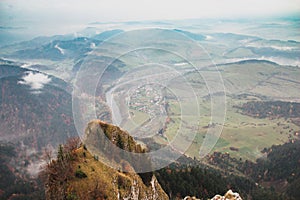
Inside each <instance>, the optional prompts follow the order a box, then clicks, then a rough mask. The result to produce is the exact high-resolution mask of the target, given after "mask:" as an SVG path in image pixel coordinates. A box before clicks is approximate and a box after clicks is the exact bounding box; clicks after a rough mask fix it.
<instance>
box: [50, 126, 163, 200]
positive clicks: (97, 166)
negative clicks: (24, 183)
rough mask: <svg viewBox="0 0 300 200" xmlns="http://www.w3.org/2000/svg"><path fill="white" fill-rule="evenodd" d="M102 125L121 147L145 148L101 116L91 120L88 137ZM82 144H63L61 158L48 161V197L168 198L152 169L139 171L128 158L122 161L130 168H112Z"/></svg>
mask: <svg viewBox="0 0 300 200" xmlns="http://www.w3.org/2000/svg"><path fill="white" fill-rule="evenodd" d="M98 128H101V129H102V130H103V134H105V135H106V136H107V137H109V139H110V141H113V143H114V144H116V145H117V146H118V147H122V148H123V149H124V150H129V151H135V152H142V151H143V150H142V149H141V147H140V145H138V144H137V143H136V142H135V141H134V140H133V138H132V137H131V136H130V135H129V134H127V133H126V132H124V131H122V130H120V129H119V128H118V127H116V126H113V125H110V124H106V123H104V122H102V121H100V120H97V121H93V122H91V123H89V124H88V127H87V132H88V136H87V140H86V141H89V140H88V139H89V138H90V139H95V136H99V134H101V133H99V131H98V130H99V129H98ZM78 144H79V141H76V140H71V141H69V142H67V144H65V145H64V146H60V148H59V151H58V155H57V159H56V160H52V161H50V162H49V163H48V164H47V167H46V169H45V171H44V175H46V176H45V177H46V199H58V200H59V199H168V196H167V195H166V193H165V192H164V191H163V190H162V188H161V186H160V184H159V183H158V181H157V180H156V177H155V176H154V175H153V174H152V173H146V174H136V173H135V172H134V169H133V168H132V167H131V166H130V165H129V163H127V162H126V161H124V160H118V161H120V163H123V164H126V165H127V169H129V170H128V171H130V172H122V171H120V170H116V169H113V168H110V167H108V166H107V165H105V164H103V163H102V162H100V161H99V157H98V156H96V155H92V154H91V153H90V152H89V151H88V150H87V148H86V145H81V146H80V147H79V148H77V145H78Z"/></svg>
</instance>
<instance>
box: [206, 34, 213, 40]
mask: <svg viewBox="0 0 300 200" xmlns="http://www.w3.org/2000/svg"><path fill="white" fill-rule="evenodd" d="M212 39H213V37H212V36H210V35H207V36H205V40H212Z"/></svg>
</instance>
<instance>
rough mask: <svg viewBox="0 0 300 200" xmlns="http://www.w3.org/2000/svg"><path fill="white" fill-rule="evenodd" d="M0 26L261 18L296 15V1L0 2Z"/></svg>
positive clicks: (299, 0) (299, 9)
mask: <svg viewBox="0 0 300 200" xmlns="http://www.w3.org/2000/svg"><path fill="white" fill-rule="evenodd" d="M0 6H1V7H0V9H1V10H0V13H1V14H0V17H1V25H9V24H17V23H18V22H24V21H30V20H35V21H40V22H42V21H44V22H48V23H51V22H52V23H54V22H56V23H59V22H61V23H68V22H75V21H77V22H93V21H101V22H107V21H130V20H153V19H183V18H216V17H217V18H224V17H226V18H237V17H262V16H272V15H284V14H290V13H293V14H295V13H300V0H184V1H182V0H180V1H179V0H109V1H107V0H105V1H104V0H1V2H0Z"/></svg>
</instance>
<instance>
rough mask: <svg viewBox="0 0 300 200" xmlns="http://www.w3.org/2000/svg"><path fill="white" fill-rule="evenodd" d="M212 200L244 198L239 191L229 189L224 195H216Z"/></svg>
mask: <svg viewBox="0 0 300 200" xmlns="http://www.w3.org/2000/svg"><path fill="white" fill-rule="evenodd" d="M211 200H242V198H241V197H240V195H239V193H237V192H232V190H228V191H227V192H226V194H225V195H224V196H221V195H218V194H217V195H216V196H214V197H213V198H212V199H211Z"/></svg>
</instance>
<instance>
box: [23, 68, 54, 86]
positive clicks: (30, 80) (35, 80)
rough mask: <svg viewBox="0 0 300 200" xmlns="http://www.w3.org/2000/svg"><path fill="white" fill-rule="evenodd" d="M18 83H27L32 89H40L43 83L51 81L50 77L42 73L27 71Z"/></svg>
mask: <svg viewBox="0 0 300 200" xmlns="http://www.w3.org/2000/svg"><path fill="white" fill-rule="evenodd" d="M22 79H23V80H21V81H19V82H18V83H19V84H24V85H29V86H30V87H31V89H32V90H40V89H42V88H43V87H44V85H45V84H47V83H49V82H50V81H51V78H50V77H48V76H47V75H45V74H42V73H33V72H29V73H27V74H26V75H24V76H23V77H22Z"/></svg>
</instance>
